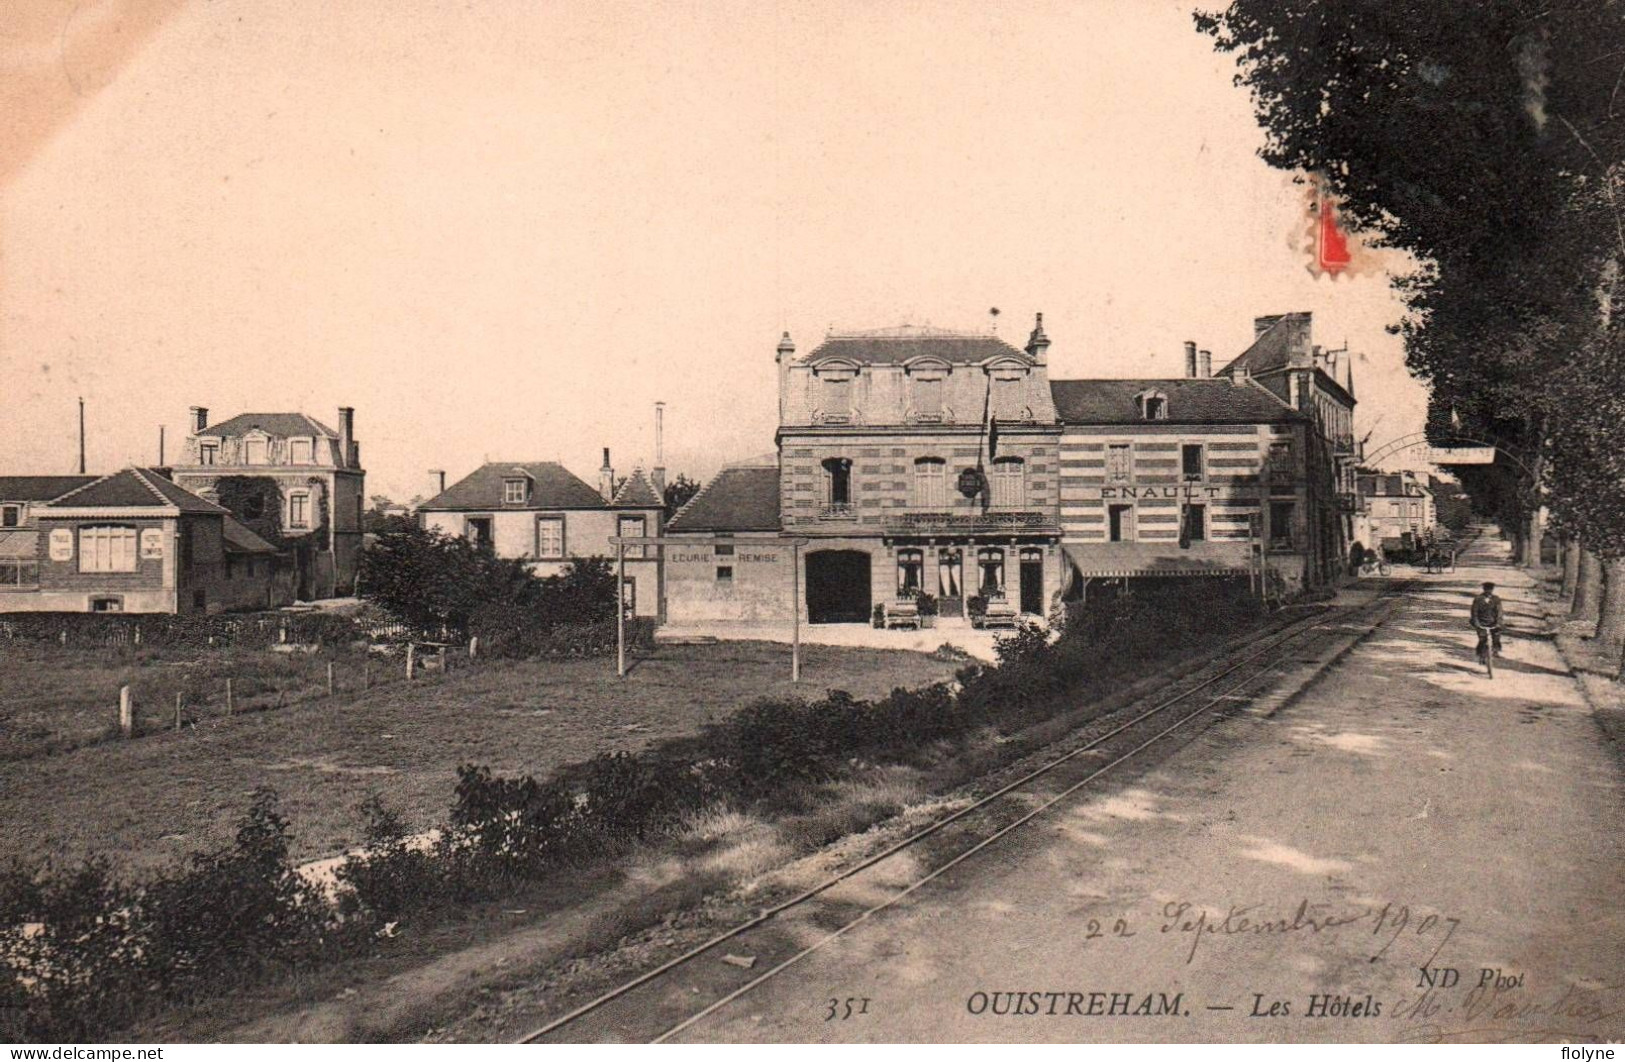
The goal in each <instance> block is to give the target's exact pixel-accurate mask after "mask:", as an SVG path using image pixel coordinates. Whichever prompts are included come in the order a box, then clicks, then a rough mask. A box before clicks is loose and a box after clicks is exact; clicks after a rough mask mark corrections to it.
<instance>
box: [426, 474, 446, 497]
mask: <svg viewBox="0 0 1625 1062" xmlns="http://www.w3.org/2000/svg"><path fill="white" fill-rule="evenodd" d="M429 475H431V476H433V477H434V478H435V489H434V492H435V494H436V495H440V494H444V493H446V470H445V469H443V468H431V469H429Z"/></svg>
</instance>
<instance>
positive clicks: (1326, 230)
mask: <svg viewBox="0 0 1625 1062" xmlns="http://www.w3.org/2000/svg"><path fill="white" fill-rule="evenodd" d="M1319 206H1320V227H1319V230H1318V231H1319V233H1320V239H1319V241H1318V242H1319V246H1318V247H1317V248H1316V251H1315V255H1316V258H1317V259H1318V262H1319V265H1320V268H1321V270H1322V271H1324V272H1327V273H1331V274H1333V275H1336V274H1337V273H1341V272H1342V271H1343V270H1345V269H1347V268H1348V267H1349V263H1350V261H1352V259H1351V258H1350V256H1349V241H1348V237H1347V236H1345V235H1343V230H1342V229H1340V228H1338V227H1337V207H1336V206H1334V205H1333V204H1332V201H1331V199H1330V198H1329V197H1327V195H1326V194H1325V193H1324V192H1322V193H1321V195H1320V204H1319Z"/></svg>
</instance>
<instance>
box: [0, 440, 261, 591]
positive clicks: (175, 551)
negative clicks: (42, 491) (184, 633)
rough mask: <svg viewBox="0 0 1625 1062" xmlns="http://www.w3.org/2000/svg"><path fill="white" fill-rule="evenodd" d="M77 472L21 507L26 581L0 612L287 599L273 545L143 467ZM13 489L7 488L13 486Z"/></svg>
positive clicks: (18, 551) (22, 562)
mask: <svg viewBox="0 0 1625 1062" xmlns="http://www.w3.org/2000/svg"><path fill="white" fill-rule="evenodd" d="M76 478H78V479H81V480H83V481H82V482H80V483H78V485H76V486H72V487H71V488H70V489H68V490H65V491H62V492H60V493H59V494H58V495H57V496H56V497H54V498H52V499H50V500H49V501H44V502H39V503H37V504H34V505H32V506H31V508H30V521H29V522H30V526H28V527H26V528H22V527H20V528H16V529H13V530H12V531H10V532H8V538H7V542H8V546H14V545H18V543H13V542H12V541H11V539H12V538H14V537H16V536H19V535H26V536H31V542H30V543H28V544H29V545H31V546H32V549H31V551H29V552H30V553H31V556H28V557H26V558H25V557H24V556H23V551H22V550H21V549H12V550H10V552H12V553H15V554H17V556H16V557H14V558H13V560H12V563H14V564H15V565H16V566H17V567H18V568H19V569H21V568H23V567H24V565H25V564H26V565H27V566H28V567H29V569H30V571H29V573H28V577H29V579H30V580H31V581H30V582H29V583H28V584H27V585H17V586H13V587H10V588H8V589H7V590H5V591H3V592H0V611H12V612H148V613H151V612H163V613H214V612H222V611H228V610H238V609H260V608H267V607H272V606H275V605H279V604H286V603H287V602H288V601H290V600H292V595H291V592H290V589H291V588H290V586H289V583H288V580H286V579H285V578H282V575H281V566H280V565H279V563H278V553H277V549H276V547H275V546H273V545H272V544H271V543H269V542H266V541H265V540H264V539H263V538H261V537H259V536H258V535H256V534H254V533H253V532H252V531H251V530H249V529H248V528H246V527H244V526H242V525H241V524H240V523H238V522H237V521H236V520H234V519H232V516H231V514H230V512H229V511H227V510H226V509H225V508H223V507H222V506H219V505H216V504H215V503H214V502H211V501H209V500H207V499H205V498H202V497H199V496H198V495H196V494H194V493H192V492H191V491H189V490H186V489H185V488H183V487H181V486H178V485H177V484H175V483H174V482H172V481H171V480H169V479H168V478H167V476H166V475H165V474H164V472H163V471H161V470H159V469H153V468H126V469H124V470H123V471H120V472H115V473H113V474H112V475H108V476H101V477H76ZM13 493H15V491H13Z"/></svg>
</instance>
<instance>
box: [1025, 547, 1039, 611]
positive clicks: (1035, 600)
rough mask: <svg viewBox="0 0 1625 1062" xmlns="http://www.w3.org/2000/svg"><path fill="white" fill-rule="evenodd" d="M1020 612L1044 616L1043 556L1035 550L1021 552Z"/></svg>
mask: <svg viewBox="0 0 1625 1062" xmlns="http://www.w3.org/2000/svg"><path fill="white" fill-rule="evenodd" d="M1021 611H1023V612H1026V613H1029V614H1031V615H1034V616H1042V615H1043V614H1044V554H1043V553H1042V552H1041V551H1039V550H1036V549H1024V550H1022V551H1021Z"/></svg>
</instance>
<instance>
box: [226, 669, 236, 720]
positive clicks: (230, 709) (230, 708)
mask: <svg viewBox="0 0 1625 1062" xmlns="http://www.w3.org/2000/svg"><path fill="white" fill-rule="evenodd" d="M234 710H235V709H234V707H233V705H232V703H231V679H229V678H228V679H227V680H226V714H227V715H230V714H231V713H232V712H233V711H234Z"/></svg>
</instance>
